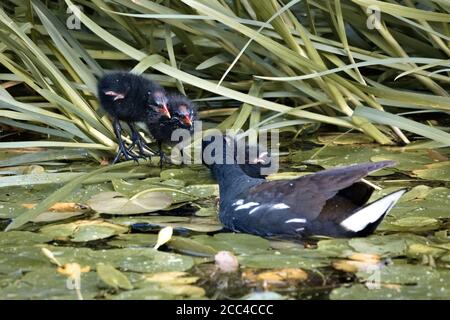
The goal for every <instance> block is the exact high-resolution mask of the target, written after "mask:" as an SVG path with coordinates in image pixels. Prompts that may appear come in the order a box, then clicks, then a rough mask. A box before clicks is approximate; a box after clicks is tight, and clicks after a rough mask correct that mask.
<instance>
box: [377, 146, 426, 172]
mask: <svg viewBox="0 0 450 320" xmlns="http://www.w3.org/2000/svg"><path fill="white" fill-rule="evenodd" d="M370 160H372V161H384V160H393V161H395V162H396V163H397V164H396V166H395V167H396V168H397V169H398V170H402V171H413V170H416V169H419V168H423V167H424V166H425V165H427V164H430V163H432V162H433V161H434V160H433V159H431V158H430V157H429V155H428V153H427V152H426V151H425V150H416V151H405V152H387V153H383V154H380V155H376V156H373V157H371V158H370Z"/></svg>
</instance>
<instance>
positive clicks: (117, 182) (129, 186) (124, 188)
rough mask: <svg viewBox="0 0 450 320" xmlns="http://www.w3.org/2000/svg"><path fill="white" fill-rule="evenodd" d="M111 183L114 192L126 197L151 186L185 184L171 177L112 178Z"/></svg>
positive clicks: (174, 186) (168, 186)
mask: <svg viewBox="0 0 450 320" xmlns="http://www.w3.org/2000/svg"><path fill="white" fill-rule="evenodd" d="M112 184H113V186H114V190H115V191H116V192H119V193H121V194H123V195H125V196H127V197H132V196H133V195H135V194H137V193H139V192H141V191H144V190H148V189H153V188H182V187H184V186H185V183H184V181H182V180H175V179H172V180H170V181H169V180H167V181H161V178H160V177H153V178H147V179H143V180H127V181H125V180H122V179H113V180H112Z"/></svg>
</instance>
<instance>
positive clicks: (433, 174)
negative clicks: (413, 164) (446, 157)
mask: <svg viewBox="0 0 450 320" xmlns="http://www.w3.org/2000/svg"><path fill="white" fill-rule="evenodd" d="M413 173H414V175H416V176H417V177H419V178H421V179H424V180H441V181H450V161H445V162H438V163H433V164H430V165H427V166H426V168H425V169H420V170H414V171H413Z"/></svg>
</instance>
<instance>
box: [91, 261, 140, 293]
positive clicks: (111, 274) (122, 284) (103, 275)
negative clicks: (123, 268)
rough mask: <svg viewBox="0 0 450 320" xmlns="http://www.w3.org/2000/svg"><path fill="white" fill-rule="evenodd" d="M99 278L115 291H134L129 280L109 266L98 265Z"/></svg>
mask: <svg viewBox="0 0 450 320" xmlns="http://www.w3.org/2000/svg"><path fill="white" fill-rule="evenodd" d="M96 269H97V275H98V277H99V278H100V279H101V280H102V281H103V282H104V283H105V284H107V285H108V286H110V287H112V288H114V289H119V288H120V289H125V290H131V289H133V285H132V284H131V283H130V281H129V280H128V278H127V277H126V276H125V275H124V274H123V273H122V272H120V271H119V270H117V269H116V268H114V267H113V266H111V265H108V264H102V263H99V264H97V267H96Z"/></svg>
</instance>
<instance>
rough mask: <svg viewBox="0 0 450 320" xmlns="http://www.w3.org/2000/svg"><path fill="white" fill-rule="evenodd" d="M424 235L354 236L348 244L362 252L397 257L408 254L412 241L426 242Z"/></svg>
mask: <svg viewBox="0 0 450 320" xmlns="http://www.w3.org/2000/svg"><path fill="white" fill-rule="evenodd" d="M426 242H427V240H426V239H425V238H423V237H420V236H417V235H413V234H393V235H386V236H378V235H372V236H370V237H367V238H354V239H351V240H350V241H349V242H348V244H349V246H350V247H352V248H353V249H354V250H355V251H357V252H360V253H369V254H377V255H380V256H389V257H396V256H401V255H404V254H406V251H407V249H408V246H409V245H410V244H412V243H426Z"/></svg>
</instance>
